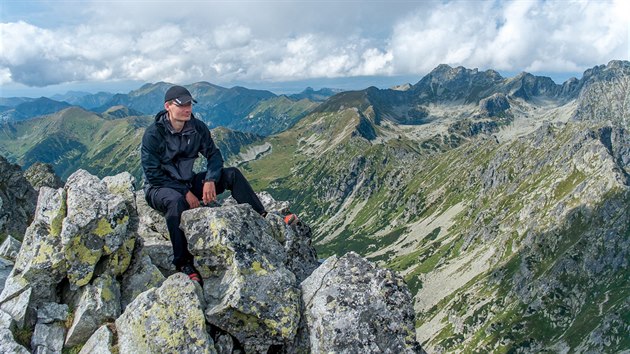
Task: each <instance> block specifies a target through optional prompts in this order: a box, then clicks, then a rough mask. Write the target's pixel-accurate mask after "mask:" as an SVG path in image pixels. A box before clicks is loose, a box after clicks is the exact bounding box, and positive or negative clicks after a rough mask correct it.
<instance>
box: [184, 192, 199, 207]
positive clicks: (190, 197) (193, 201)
mask: <svg viewBox="0 0 630 354" xmlns="http://www.w3.org/2000/svg"><path fill="white" fill-rule="evenodd" d="M186 202H187V203H188V206H190V209H195V208H198V207H199V199H197V197H195V195H194V194H193V193H192V192H191V191H188V193H186Z"/></svg>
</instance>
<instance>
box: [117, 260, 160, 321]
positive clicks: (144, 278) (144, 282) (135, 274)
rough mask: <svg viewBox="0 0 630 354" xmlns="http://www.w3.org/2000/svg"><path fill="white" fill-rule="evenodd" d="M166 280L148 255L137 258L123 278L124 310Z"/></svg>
mask: <svg viewBox="0 0 630 354" xmlns="http://www.w3.org/2000/svg"><path fill="white" fill-rule="evenodd" d="M165 279H166V278H164V275H162V273H161V272H160V270H159V269H158V267H156V266H155V265H154V264H153V263H151V258H150V257H149V256H148V255H140V256H139V257H137V258H136V260H135V261H134V263H133V264H132V265H131V267H130V268H129V270H128V271H127V272H126V273H125V274H124V275H123V278H122V308H123V309H124V308H126V307H127V305H128V304H129V303H131V302H132V301H133V300H134V299H135V298H136V297H137V296H138V295H140V294H141V293H143V292H145V291H147V290H149V289H151V288H155V287H159V286H160V285H162V283H163V282H164V280H165Z"/></svg>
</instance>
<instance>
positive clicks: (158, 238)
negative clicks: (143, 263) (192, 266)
mask: <svg viewBox="0 0 630 354" xmlns="http://www.w3.org/2000/svg"><path fill="white" fill-rule="evenodd" d="M136 205H137V208H138V209H137V212H138V219H139V224H138V236H139V237H140V238H141V239H142V240H143V242H142V243H143V248H142V249H143V252H144V253H145V254H147V255H148V256H149V257H150V258H151V262H152V263H153V264H154V265H156V266H157V267H158V268H159V269H160V270H161V271H162V272H163V273H169V272H170V273H172V272H174V271H175V266H174V265H173V263H172V261H173V246H172V245H171V240H170V237H169V234H168V229H167V228H166V220H165V219H164V216H162V214H160V213H159V212H157V211H156V210H154V209H152V208H151V207H150V206H149V205H148V204H147V202H146V200H145V199H144V192H143V191H141V190H140V191H138V192H136Z"/></svg>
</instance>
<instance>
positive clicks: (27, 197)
mask: <svg viewBox="0 0 630 354" xmlns="http://www.w3.org/2000/svg"><path fill="white" fill-rule="evenodd" d="M36 200H37V192H36V191H35V190H34V189H33V187H32V186H31V185H30V183H28V181H27V180H26V179H25V178H24V175H23V173H22V170H21V169H20V167H19V166H18V165H14V164H11V163H10V162H9V161H7V160H6V159H5V158H4V157H3V156H0V239H4V237H6V236H7V235H11V236H13V237H14V238H17V239H21V238H22V236H23V235H24V232H25V231H26V228H27V227H28V225H29V224H30V223H31V221H32V220H33V214H34V212H35V201H36Z"/></svg>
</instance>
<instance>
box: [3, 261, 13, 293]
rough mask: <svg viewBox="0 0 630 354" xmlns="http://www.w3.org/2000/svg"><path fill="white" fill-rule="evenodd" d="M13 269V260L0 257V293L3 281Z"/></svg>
mask: <svg viewBox="0 0 630 354" xmlns="http://www.w3.org/2000/svg"><path fill="white" fill-rule="evenodd" d="M12 270H13V262H12V261H10V260H8V259H4V258H2V257H0V294H1V293H2V290H4V283H5V282H6V280H7V278H8V277H9V275H10V274H11V271H12Z"/></svg>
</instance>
